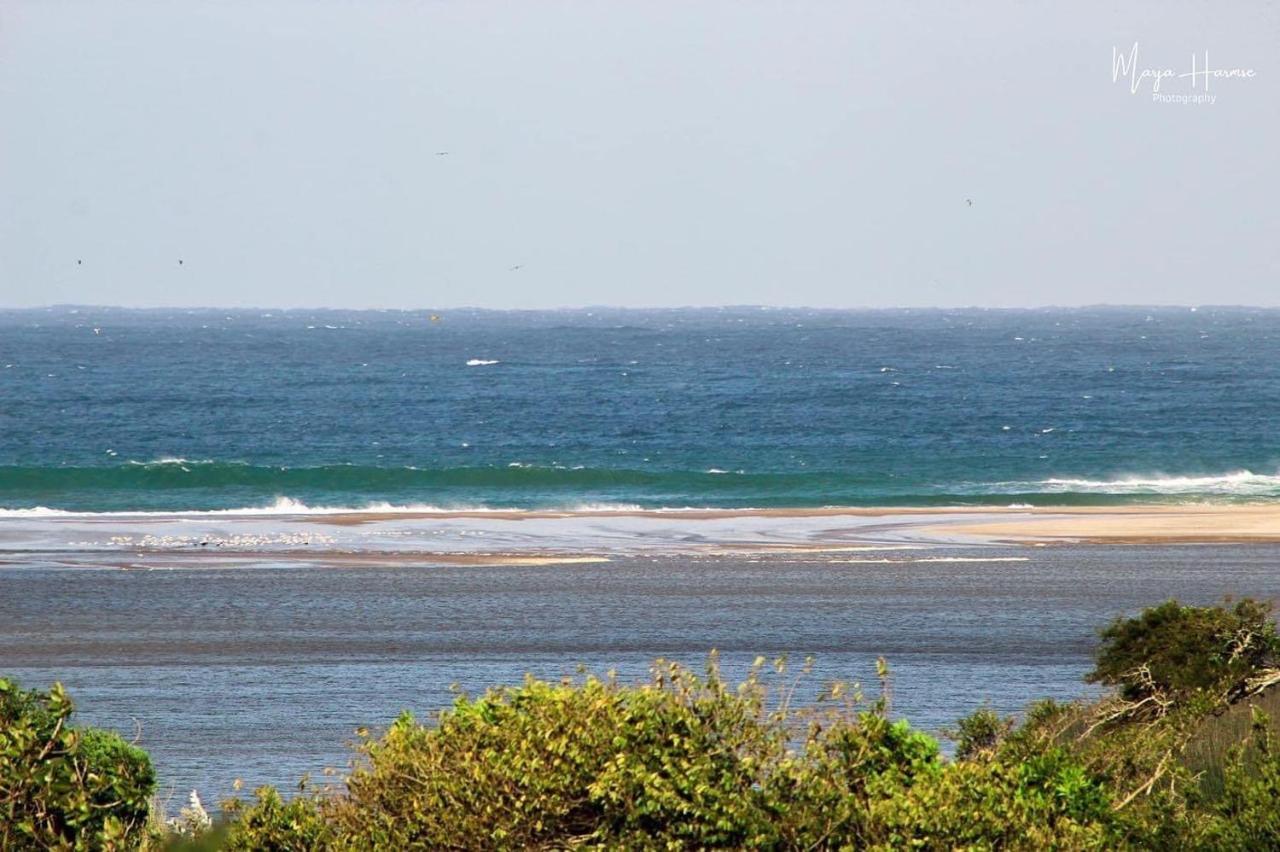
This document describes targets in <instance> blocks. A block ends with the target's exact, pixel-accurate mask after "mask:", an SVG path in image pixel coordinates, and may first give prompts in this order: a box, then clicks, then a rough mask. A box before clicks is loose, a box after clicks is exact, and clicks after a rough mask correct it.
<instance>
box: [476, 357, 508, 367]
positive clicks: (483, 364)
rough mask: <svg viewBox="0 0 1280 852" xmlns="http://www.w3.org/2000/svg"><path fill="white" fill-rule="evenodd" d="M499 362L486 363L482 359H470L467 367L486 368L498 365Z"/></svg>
mask: <svg viewBox="0 0 1280 852" xmlns="http://www.w3.org/2000/svg"><path fill="white" fill-rule="evenodd" d="M500 363H502V362H501V361H487V360H485V359H484V358H472V359H471V360H470V361H468V362H467V366H468V367H488V366H490V365H492V364H500Z"/></svg>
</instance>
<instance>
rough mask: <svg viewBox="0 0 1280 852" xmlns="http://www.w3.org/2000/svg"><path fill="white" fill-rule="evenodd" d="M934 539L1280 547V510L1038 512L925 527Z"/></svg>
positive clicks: (1249, 506) (1245, 506)
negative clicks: (1267, 544)
mask: <svg viewBox="0 0 1280 852" xmlns="http://www.w3.org/2000/svg"><path fill="white" fill-rule="evenodd" d="M920 532H921V533H923V534H925V535H929V534H931V533H936V534H939V535H949V536H956V535H963V536H972V537H974V538H976V539H986V540H993V541H1007V542H1015V543H1022V544H1026V543H1057V542H1071V543H1080V544H1226V543H1240V544H1248V543H1264V542H1280V505H1275V504H1241V505H1209V504H1199V505H1181V506H1123V507H1108V508H1042V509H1041V508H1038V509H1029V510H1025V511H1023V512H1021V513H1019V514H1018V515H1017V516H1016V517H1011V516H1010V513H1004V514H1003V515H1002V516H997V517H987V518H983V519H981V520H975V521H974V522H972V523H969V522H967V521H959V522H955V523H950V524H946V525H945V526H941V525H939V526H924V527H922V528H921V530H920Z"/></svg>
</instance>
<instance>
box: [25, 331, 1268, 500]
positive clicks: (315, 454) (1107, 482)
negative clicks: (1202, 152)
mask: <svg viewBox="0 0 1280 852" xmlns="http://www.w3.org/2000/svg"><path fill="white" fill-rule="evenodd" d="M437 314H438V319H437V320H434V321H433V320H432V319H431V313H430V312H428V311H413V312H401V311H377V312H350V311H126V310H120V309H100V308H78V309H77V308H52V309H42V310H34V311H3V312H0V510H7V511H10V512H12V511H14V510H18V511H21V512H31V511H33V510H35V509H36V508H37V507H44V508H46V509H53V510H68V511H77V512H105V511H173V510H183V511H200V510H217V509H235V508H245V507H271V506H277V507H281V508H289V509H295V510H296V509H301V508H302V507H335V506H346V507H367V506H435V507H508V508H509V507H519V508H577V507H584V506H598V505H635V506H642V507H663V506H665V507H683V506H723V507H774V506H822V505H877V504H899V505H941V504H994V505H1008V504H1011V503H1030V504H1062V503H1075V504H1087V503H1118V502H1133V501H1149V500H1167V501H1183V500H1195V499H1202V498H1206V497H1208V498H1212V499H1221V500H1239V499H1267V498H1274V497H1276V496H1277V495H1280V476H1278V475H1277V470H1278V469H1280V432H1277V430H1276V429H1275V428H1274V416H1275V413H1276V412H1277V411H1278V410H1280V357H1278V356H1280V311H1264V310H1253V309H1215V308H1201V309H1199V310H1196V311H1192V310H1189V309H1186V308H1178V309H1154V308H1152V309H1148V308H1139V309H1110V308H1109V309H1082V310H1038V311H986V310H966V311H941V310H930V311H877V312H835V311H806V310H762V309H749V308H743V309H719V310H669V311H618V310H604V309H602V310H576V311H564V312H483V311H445V312H437Z"/></svg>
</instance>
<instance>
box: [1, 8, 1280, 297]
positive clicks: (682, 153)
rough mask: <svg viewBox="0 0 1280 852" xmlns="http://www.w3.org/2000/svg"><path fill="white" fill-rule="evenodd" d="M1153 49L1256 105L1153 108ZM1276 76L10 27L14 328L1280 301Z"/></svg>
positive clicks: (422, 25)
mask: <svg viewBox="0 0 1280 852" xmlns="http://www.w3.org/2000/svg"><path fill="white" fill-rule="evenodd" d="M1228 5H1229V7H1228ZM1135 41H1136V42H1138V43H1139V65H1140V66H1141V67H1155V68H1160V69H1163V68H1173V69H1174V71H1175V72H1176V73H1179V74H1180V73H1185V72H1187V71H1190V70H1191V57H1192V55H1193V54H1196V55H1197V57H1198V58H1197V62H1198V63H1199V67H1200V68H1201V70H1202V69H1203V54H1204V51H1206V50H1207V51H1208V52H1209V62H1210V66H1211V67H1213V68H1223V69H1226V68H1252V69H1254V71H1255V75H1256V76H1254V77H1253V78H1251V79H1241V78H1234V79H1221V78H1219V79H1212V80H1210V81H1209V94H1211V95H1214V96H1216V101H1215V102H1214V103H1212V104H1209V103H1179V102H1172V103H1158V102H1155V101H1153V97H1152V93H1151V81H1150V80H1146V81H1139V82H1140V83H1141V86H1140V88H1139V91H1138V93H1136V94H1131V92H1130V85H1129V80H1128V79H1127V78H1125V77H1123V76H1122V78H1121V79H1120V80H1119V81H1118V82H1117V81H1113V74H1112V54H1113V48H1119V49H1120V50H1121V52H1122V53H1124V54H1126V55H1127V54H1128V52H1129V51H1130V50H1131V49H1132V46H1133V44H1134V42H1135ZM1278 45H1280V4H1274V3H1271V4H1265V3H1261V2H1254V3H1249V2H1241V3H1233V4H1218V3H1211V2H1207V0H1205V2H1196V3H1187V2H1144V3H1119V2H1105V3H1049V2H1039V0H1019V2H1012V3H1011V2H983V3H978V4H959V3H942V2H938V3H919V2H916V3H912V2H906V3H899V2H888V0H880V1H879V2H873V3H854V2H843V3H834V2H832V3H824V2H781V0H778V2H744V0H734V2H709V0H698V2H655V0H634V2H603V0H594V2H573V3H561V2H540V0H520V2H512V3H496V2H492V3H491V2H465V3H464V2H360V3H357V2H325V0H317V1H316V2H297V3H293V2H274V0H253V2H227V0H221V2H192V0H186V1H185V2H153V3H123V2H103V0H95V2H59V0H30V2H24V0H0V305H4V306H27V305H44V304H52V303H63V302H77V303H95V304H123V305H225V306H264V307H266V306H269V307H288V306H322V305H323V306H340V307H366V306H367V307H429V306H440V307H450V306H458V305H478V306H484V307H552V306H563V305H586V304H612V305H685V304H698V305H707V304H774V305H813V306H850V307H854V306H888V305H910V306H915V305H972V304H977V305H991V306H1003V305H1044V304H1085V303H1097V302H1110V303H1164V304H1172V303H1182V304H1201V303H1247V304H1267V305H1280V277H1278V275H1277V273H1278V271H1280V153H1278V152H1280V47H1278ZM1193 79H1194V80H1196V81H1197V83H1198V85H1197V87H1196V88H1195V89H1194V90H1193V89H1192V88H1191V82H1192V80H1193ZM1160 85H1161V92H1162V93H1164V94H1172V95H1175V96H1180V95H1190V94H1203V93H1204V80H1203V79H1202V78H1198V77H1197V78H1185V77H1182V78H1180V77H1171V78H1166V79H1163V80H1161V81H1160ZM437 152H448V153H447V154H441V155H438V154H437ZM967 199H969V200H972V205H970V204H969V203H968V201H967ZM179 259H181V260H182V261H183V263H182V264H181V265H179V264H178V260H179ZM77 261H81V263H79V264H77ZM514 267H518V268H514Z"/></svg>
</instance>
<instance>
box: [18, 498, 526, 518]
mask: <svg viewBox="0 0 1280 852" xmlns="http://www.w3.org/2000/svg"><path fill="white" fill-rule="evenodd" d="M519 511H525V510H523V509H501V508H493V507H490V506H471V505H460V506H438V505H435V504H432V503H407V504H395V503H387V502H383V501H374V502H370V503H365V504H362V505H359V506H311V505H308V504H307V503H303V502H302V501H301V500H295V499H293V498H292V497H277V498H276V499H275V500H274V501H273V502H272V503H271V504H270V505H268V506H242V507H238V508H235V509H202V510H192V511H185V510H182V509H171V510H168V511H154V510H149V511H132V512H130V511H114V512H73V511H70V510H67V509H51V508H49V507H48V506H32V507H30V508H26V509H0V518H205V517H233V516H240V515H253V516H271V515H351V514H359V513H362V512H374V513H387V514H396V513H405V514H427V513H440V514H445V513H450V512H519Z"/></svg>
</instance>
